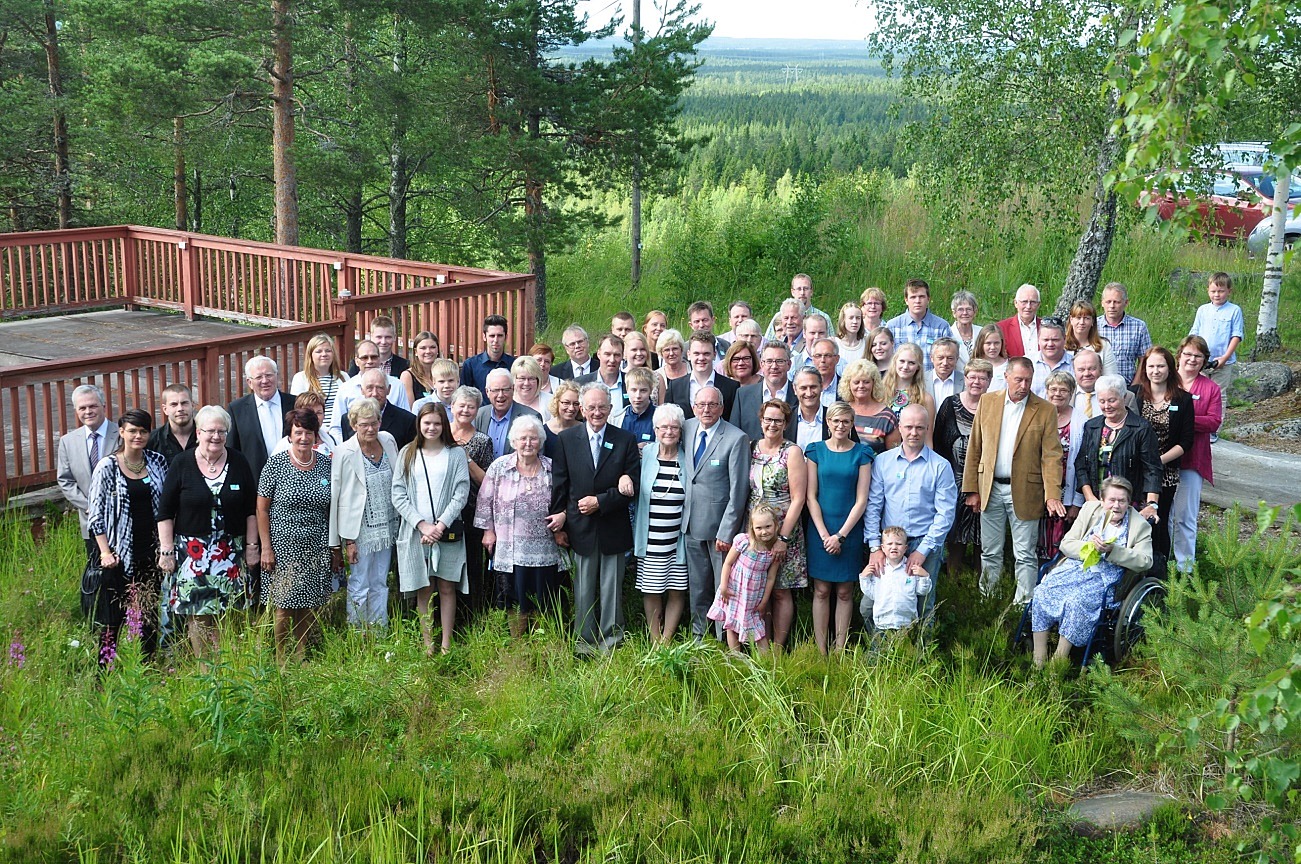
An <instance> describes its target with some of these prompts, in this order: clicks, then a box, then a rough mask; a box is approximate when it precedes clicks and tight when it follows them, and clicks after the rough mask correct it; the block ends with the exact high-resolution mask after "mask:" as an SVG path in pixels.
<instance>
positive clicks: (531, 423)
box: [506, 414, 547, 447]
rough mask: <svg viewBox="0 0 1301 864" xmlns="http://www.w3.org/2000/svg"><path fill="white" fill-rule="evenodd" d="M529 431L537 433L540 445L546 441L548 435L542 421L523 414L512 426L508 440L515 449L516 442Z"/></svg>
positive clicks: (507, 434) (508, 432) (507, 435)
mask: <svg viewBox="0 0 1301 864" xmlns="http://www.w3.org/2000/svg"><path fill="white" fill-rule="evenodd" d="M529 429H532V430H533V431H534V432H536V433H537V436H538V443H539V444H541V443H542V442H543V441H544V440H546V437H547V433H546V432H545V431H544V430H543V428H542V421H541V420H539V419H538V418H537V417H534V416H533V415H532V414H521V415H520V416H518V417H516V418H515V420H514V421H513V422H512V423H511V424H510V430H509V431H507V432H506V440H507V441H509V442H510V443H511V446H512V447H514V446H515V442H516V441H518V440H519V436H520V435H522V434H523V433H524V432H526V431H528V430H529Z"/></svg>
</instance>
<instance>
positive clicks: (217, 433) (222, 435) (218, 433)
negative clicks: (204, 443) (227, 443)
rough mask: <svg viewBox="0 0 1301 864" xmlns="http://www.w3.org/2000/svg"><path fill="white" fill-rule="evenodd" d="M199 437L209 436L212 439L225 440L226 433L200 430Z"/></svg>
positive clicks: (219, 430) (222, 430)
mask: <svg viewBox="0 0 1301 864" xmlns="http://www.w3.org/2000/svg"><path fill="white" fill-rule="evenodd" d="M199 434H200V435H211V436H212V437H213V438H225V437H226V436H227V435H228V434H230V433H228V432H227V431H226V430H225V429H200V430H199Z"/></svg>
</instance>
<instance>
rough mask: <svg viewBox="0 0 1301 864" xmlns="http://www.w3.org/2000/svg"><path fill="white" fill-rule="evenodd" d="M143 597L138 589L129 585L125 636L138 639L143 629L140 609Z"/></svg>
mask: <svg viewBox="0 0 1301 864" xmlns="http://www.w3.org/2000/svg"><path fill="white" fill-rule="evenodd" d="M143 600H144V598H143V597H142V596H141V592H140V589H139V588H137V587H136V586H134V585H133V586H131V590H130V591H129V592H128V593H127V607H126V637H127V638H128V639H134V640H136V641H139V640H140V638H141V636H142V635H143V634H144V630H145V617H144V613H143V612H142V611H141V608H140V607H141V604H142V602H143Z"/></svg>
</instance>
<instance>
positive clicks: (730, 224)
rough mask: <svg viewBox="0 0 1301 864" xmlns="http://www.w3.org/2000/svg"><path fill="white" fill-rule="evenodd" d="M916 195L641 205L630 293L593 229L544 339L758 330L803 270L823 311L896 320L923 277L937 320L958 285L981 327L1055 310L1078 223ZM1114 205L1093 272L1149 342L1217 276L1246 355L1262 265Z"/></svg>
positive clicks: (912, 191)
mask: <svg viewBox="0 0 1301 864" xmlns="http://www.w3.org/2000/svg"><path fill="white" fill-rule="evenodd" d="M925 194H926V193H925V191H924V189H923V187H922V185H921V184H919V183H917V182H916V181H915V180H913V179H911V178H905V179H896V178H894V177H892V176H890V175H888V174H885V173H883V172H872V173H855V174H849V175H843V176H838V177H834V178H831V179H828V180H824V181H814V180H808V179H806V180H801V181H798V182H797V181H794V180H792V179H791V178H790V177H789V176H788V177H785V178H783V179H782V180H781V181H779V182H778V183H776V184H775V185H773V186H771V187H770V185H769V184H767V183H766V181H765V180H764V178H762V177H761V176H760V175H759V174H758V172H751V173H750V174H748V175H746V179H745V180H743V181H742V182H740V183H736V184H733V185H730V186H727V187H723V188H719V187H710V188H706V189H704V190H701V191H699V192H684V193H682V194H680V195H678V196H676V197H661V198H652V199H651V200H650V201H649V202H648V204H647V206H646V208H645V210H644V227H643V254H642V261H643V271H642V282H641V286H640V288H638V289H637V290H635V291H634V290H632V289H631V287H630V284H629V277H628V273H629V267H630V263H629V262H630V253H629V251H628V235H627V229H626V226H625V225H624V224H622V223H620V224H617V225H615V226H614V227H612V228H609V229H606V230H605V231H601V232H595V233H592V234H589V235H588V236H587V237H585V238H584V239H583V241H582V242H581V244H580V245H579V246H578V247H577V248H576V249H574V250H573V251H572V252H570V253H569V254H566V255H557V256H553V257H552V258H551V259H550V265H549V275H550V285H551V292H550V306H549V309H550V313H551V322H552V324H551V327H550V328H549V331H548V333H545V334H542V335H544V336H548V337H551V338H553V339H554V338H555V337H556V336H557V335H558V333H559V331H560V329H561V328H562V327H563V326H564V325H565V324H567V323H569V322H570V321H578V322H581V323H583V324H585V325H588V326H590V327H591V328H593V329H595V330H602V329H604V328H605V327H607V326H608V322H609V319H610V317H611V316H612V315H613V314H614V313H615V312H617V311H619V310H621V309H629V310H632V311H633V312H635V313H638V314H640V313H644V312H645V311H647V310H649V309H655V308H658V309H663V310H665V311H666V312H668V313H669V318H670V322H671V324H673V325H675V326H685V325H686V321H685V318H686V307H687V305H689V304H690V303H691V301H693V300H697V299H706V300H710V301H712V302H713V303H714V304H715V307H716V308H719V309H720V316H721V315H723V314H724V313H723V311H722V310H725V309H726V306H727V304H728V303H730V302H731V301H732V300H734V299H737V298H743V299H747V300H749V301H750V302H751V303H752V304H753V305H754V307H755V314H756V317H764V320H765V323H766V320H767V319H766V317H765V316H770V315H772V314H773V313H774V312H775V311H776V309H777V305H778V304H779V303H780V301H781V300H782V299H784V298H785V297H787V296H789V295H788V289H789V285H790V277H791V276H792V275H793V274H794V273H796V272H806V273H809V274H810V275H812V276H813V277H814V288H815V291H814V302H815V303H816V304H817V305H818V306H819V308H821V309H823V310H826V311H828V312H831V313H833V314H834V312H835V311H836V310H837V309H839V307H840V305H841V304H842V303H845V302H849V301H851V300H856V299H857V298H858V295H859V294H860V293H861V292H862V290H863V289H864V288H866V287H868V286H869V285H878V286H880V287H881V288H882V289H883V290H885V292H886V294H887V296H888V298H889V300H890V309H889V313H888V314H896V313H898V312H900V311H902V310H903V284H904V282H905V281H907V280H908V279H911V278H914V277H922V278H925V279H927V280H928V281H929V282H930V283H931V288H932V304H931V305H932V308H933V309H935V310H936V311H937V312H938V313H939V314H941V315H945V316H946V317H947V315H948V309H949V298H950V297H951V296H952V294H953V292H954V291H957V290H960V289H966V290H971V291H974V292H975V293H976V295H977V296H978V297H979V298H980V300H981V310H980V316H979V319H978V320H979V322H981V323H984V322H989V321H994V320H997V319H999V318H1003V317H1006V316H1008V315H1011V314H1012V313H1013V311H1014V310H1013V307H1012V298H1013V295H1014V294H1015V293H1016V289H1017V287H1019V286H1020V285H1021V284H1022V283H1024V282H1030V283H1033V284H1035V285H1038V286H1039V287H1040V289H1041V290H1042V291H1043V294H1044V301H1045V302H1044V308H1045V309H1051V308H1052V306H1053V304H1055V302H1056V300H1057V296H1058V294H1059V293H1060V288H1061V285H1062V284H1063V283H1064V282H1065V279H1066V273H1067V270H1068V269H1069V267H1070V263H1071V259H1072V258H1073V256H1074V254H1075V246H1076V243H1077V242H1078V240H1079V235H1078V233H1076V231H1075V228H1074V224H1073V223H1070V224H1067V225H1066V226H1065V227H1063V226H1062V224H1061V223H1060V221H1057V222H1052V223H1049V222H1045V221H1041V220H1039V219H1038V218H1037V217H1036V216H1034V215H1033V214H1025V213H1017V214H999V213H997V212H996V208H991V210H990V213H989V214H988V215H986V214H978V215H977V217H975V218H971V219H964V220H960V221H959V223H958V224H956V225H955V224H953V222H954V221H955V220H954V219H952V218H949V217H947V216H946V217H945V218H941V219H935V218H932V217H931V216H929V215H928V210H927V208H926V207H925V206H924V204H925V201H924V198H923V196H924V195H925ZM592 206H594V207H595V208H597V209H598V210H600V211H601V212H602V213H603V214H605V215H606V216H608V217H611V218H614V219H616V220H619V219H622V218H623V217H624V216H625V215H626V213H627V202H626V200H625V199H623V198H621V197H619V196H614V195H609V196H606V197H604V198H599V199H597V200H596V201H595V202H593V203H592ZM1058 206H1060V205H1058ZM1122 210H1123V212H1122V213H1121V224H1120V227H1119V229H1118V232H1117V237H1116V240H1115V243H1114V245H1113V248H1112V252H1111V256H1110V259H1109V261H1108V264H1107V267H1106V270H1105V272H1104V276H1103V279H1104V281H1113V280H1115V281H1120V282H1123V283H1125V284H1126V285H1127V286H1128V287H1129V289H1130V294H1131V297H1132V305H1131V307H1130V309H1131V312H1133V313H1134V314H1137V315H1138V316H1139V317H1141V318H1143V319H1144V320H1146V321H1147V322H1148V324H1149V326H1150V327H1151V328H1152V331H1153V338H1154V339H1156V340H1157V341H1159V342H1161V343H1164V344H1168V345H1173V344H1174V343H1175V342H1176V341H1177V340H1178V339H1179V338H1181V337H1182V336H1183V335H1184V334H1186V333H1187V332H1188V328H1189V327H1190V326H1191V325H1192V321H1193V315H1194V313H1195V312H1196V309H1197V306H1199V305H1200V304H1202V303H1204V302H1206V281H1207V277H1208V276H1209V274H1210V273H1213V272H1215V271H1217V270H1225V271H1228V272H1229V273H1231V274H1234V275H1235V278H1236V279H1237V286H1236V288H1235V293H1234V298H1233V299H1234V301H1235V302H1236V303H1238V305H1240V306H1241V307H1242V308H1243V311H1244V313H1245V314H1246V318H1247V333H1248V337H1247V340H1246V346H1245V347H1246V349H1248V350H1249V349H1250V347H1251V345H1252V343H1253V342H1254V339H1253V337H1252V334H1254V332H1255V324H1256V314H1257V311H1258V307H1259V305H1260V288H1261V279H1262V274H1263V271H1264V262H1263V260H1260V259H1255V260H1253V259H1250V258H1248V257H1247V255H1246V251H1245V249H1244V248H1243V247H1242V246H1239V245H1233V246H1222V245H1214V244H1207V243H1190V242H1187V241H1185V240H1183V239H1181V238H1179V237H1176V236H1174V235H1172V234H1168V233H1159V232H1155V231H1153V230H1152V229H1150V228H1148V227H1146V226H1144V225H1143V224H1142V223H1141V220H1139V219H1138V218H1137V216H1136V214H1135V213H1134V212H1131V211H1130V210H1128V209H1124V208H1123V205H1122ZM1085 216H1087V211H1086V212H1085V213H1084V214H1083V215H1081V219H1080V222H1079V224H1080V225H1083V220H1084V217H1085ZM1299 292H1301V271H1299V270H1298V268H1297V267H1296V266H1295V265H1294V266H1293V267H1292V268H1291V270H1290V271H1289V273H1288V276H1287V278H1286V279H1285V283H1284V289H1283V307H1282V311H1281V313H1280V315H1279V325H1280V333H1281V335H1282V337H1283V342H1284V344H1285V345H1294V344H1297V342H1298V340H1299V339H1301V318H1299V316H1297V315H1295V314H1292V311H1293V310H1295V309H1296V308H1297V306H1298V304H1297V301H1296V299H1295V298H1296V297H1297V295H1298V293H1299ZM720 307H721V308H720ZM720 329H726V328H725V327H721V328H720ZM556 344H558V341H557V343H556Z"/></svg>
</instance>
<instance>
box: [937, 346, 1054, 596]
mask: <svg viewBox="0 0 1301 864" xmlns="http://www.w3.org/2000/svg"><path fill="white" fill-rule="evenodd" d="M1033 376H1034V371H1033V366H1032V364H1031V363H1030V361H1029V360H1027V359H1025V358H1024V357H1014V358H1012V359H1011V360H1009V361H1007V389H1006V390H1005V391H1000V392H995V393H986V394H985V395H984V396H982V397H980V405H979V406H978V407H977V408H976V418H975V420H974V421H973V423H972V428H971V438H970V441H969V443H968V445H967V461H966V464H965V466H964V467H963V470H962V491H963V493H964V494H965V495H966V501H967V505H968V506H969V507H971V508H972V509H973V510H975V511H976V512H977V513H979V514H980V543H981V550H980V552H981V554H980V563H981V577H980V589H981V591H983V592H984V593H986V594H988V593H990V592H992V591H993V589H994V587H995V586H996V585H997V584H998V581H999V579H1000V578H1001V577H1002V571H1003V548H1004V543H1005V540H1004V538H1005V535H1006V534H1007V531H1008V528H1009V526H1010V527H1011V531H1012V552H1013V555H1014V557H1015V559H1016V595H1015V597H1014V599H1013V602H1014V603H1028V602H1030V596H1031V594H1033V593H1034V586H1035V577H1036V576H1037V574H1038V570H1039V558H1038V555H1037V553H1036V550H1035V546H1036V544H1037V543H1038V540H1039V520H1040V518H1041V517H1042V516H1043V514H1044V513H1045V511H1046V512H1048V513H1052V514H1053V515H1055V516H1064V515H1066V508H1065V507H1064V506H1063V505H1062V480H1063V476H1062V475H1063V471H1062V445H1061V441H1060V440H1059V439H1058V437H1057V409H1056V408H1054V407H1053V406H1052V405H1050V404H1048V403H1047V402H1046V401H1044V400H1043V399H1040V398H1039V397H1038V396H1036V395H1034V394H1033V393H1031V392H1030V381H1031V379H1032V378H1033Z"/></svg>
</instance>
